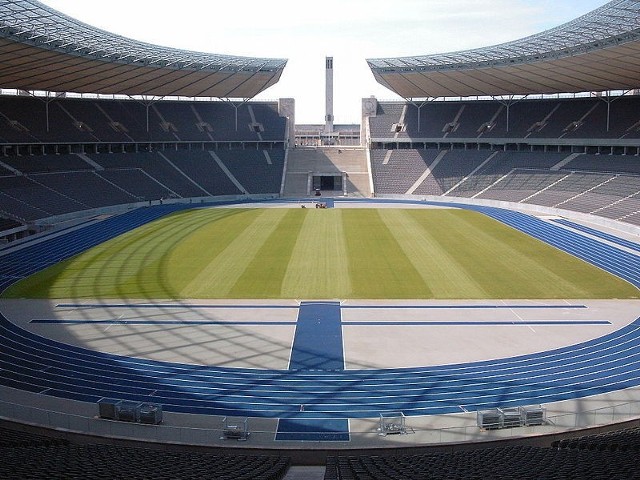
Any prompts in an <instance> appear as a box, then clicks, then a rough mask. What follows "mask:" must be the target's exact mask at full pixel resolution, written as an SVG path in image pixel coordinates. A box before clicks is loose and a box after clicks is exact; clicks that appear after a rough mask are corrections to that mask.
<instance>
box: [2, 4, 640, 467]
mask: <svg viewBox="0 0 640 480" xmlns="http://www.w3.org/2000/svg"><path fill="white" fill-rule="evenodd" d="M0 28H1V30H2V34H1V35H0V60H1V63H0V65H1V66H0V89H1V91H0V146H1V147H2V151H1V152H0V239H1V240H2V243H0V291H1V295H0V328H1V331H2V334H1V335H0V345H1V346H2V356H1V358H0V362H1V364H0V391H1V392H2V397H1V398H0V422H1V425H0V430H1V431H2V433H3V440H2V445H3V453H4V454H5V455H4V458H3V460H2V461H1V462H0V473H1V474H2V476H3V477H4V478H151V477H153V478H220V479H222V478H234V479H241V478H246V479H273V480H278V479H288V480H291V479H299V478H304V479H311V480H313V479H326V480H332V479H391V478H399V479H412V478H450V479H457V478H465V479H468V478H532V479H533V478H535V479H544V478H550V479H553V478H558V479H562V478H591V479H599V478H602V479H605V478H606V479H609V478H625V479H626V478H640V472H639V471H638V469H637V462H636V458H637V456H636V455H637V454H638V450H639V449H640V423H639V421H640V401H639V400H640V393H639V390H638V388H639V387H640V376H639V375H638V371H639V369H640V313H639V312H640V291H639V290H638V289H639V288H640V241H639V235H640V160H639V158H638V157H639V155H640V114H638V112H639V111H640V108H639V107H640V90H638V89H639V88H640V85H639V83H640V2H636V1H629V0H614V1H611V2H608V3H606V4H604V5H603V6H601V7H600V8H597V9H596V10H594V11H592V12H590V13H588V14H586V15H583V16H581V17H578V18H576V19H575V20H573V21H571V22H569V23H566V24H562V25H559V26H557V27H555V28H552V29H550V30H546V31H543V32H541V33H539V34H536V35H533V36H529V37H526V38H522V39H519V40H516V41H512V42H508V43H505V44H500V45H495V46H492V47H482V48H477V49H473V50H465V51H458V52H450V53H439V54H429V55H423V56H417V57H393V58H370V59H367V60H366V61H367V64H368V67H369V69H370V70H371V74H372V75H373V77H374V78H375V79H376V81H377V82H378V83H380V84H381V85H383V86H385V87H386V88H388V89H389V90H390V91H391V92H393V93H394V94H397V95H398V96H399V97H401V98H403V99H404V100H403V101H382V100H379V99H377V98H375V97H368V98H362V99H361V106H362V121H361V124H360V125H338V124H334V115H333V95H332V89H333V61H332V58H331V57H327V58H326V59H324V61H325V75H326V115H325V119H324V120H325V123H324V124H321V125H299V124H297V123H296V120H295V116H296V115H295V113H296V112H295V109H296V102H295V99H294V98H281V99H279V100H277V101H258V100H254V98H255V97H256V96H258V95H259V94H260V93H261V92H263V91H265V90H267V89H268V88H269V87H271V86H273V85H274V84H276V83H277V82H278V81H279V80H280V77H281V75H282V73H283V71H284V70H285V68H286V65H287V60H286V59H280V58H252V57H242V56H231V55H221V54H214V53H201V52H194V51H187V50H180V49H174V48H168V47H161V46H157V45H152V44H147V43H142V42H139V41H135V40H131V39H128V38H125V37H122V36H119V35H116V34H112V33H110V32H107V31H103V30H99V29H97V28H95V27H92V26H90V25H87V24H84V23H82V22H80V21H78V20H75V19H73V18H71V17H69V16H66V15H65V14H62V13H60V12H58V11H56V10H54V9H52V8H50V7H48V6H46V5H44V4H42V3H40V2H38V1H36V0H3V1H0Z"/></svg>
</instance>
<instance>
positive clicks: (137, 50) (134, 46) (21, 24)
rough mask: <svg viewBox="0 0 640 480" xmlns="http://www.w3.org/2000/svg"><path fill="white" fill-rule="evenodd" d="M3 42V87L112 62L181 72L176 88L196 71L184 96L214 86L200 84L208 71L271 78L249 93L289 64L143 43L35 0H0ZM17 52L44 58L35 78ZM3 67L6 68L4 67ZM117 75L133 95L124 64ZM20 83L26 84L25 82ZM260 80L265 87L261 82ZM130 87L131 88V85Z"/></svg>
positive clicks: (87, 71)
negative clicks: (193, 84)
mask: <svg viewBox="0 0 640 480" xmlns="http://www.w3.org/2000/svg"><path fill="white" fill-rule="evenodd" d="M0 40H2V42H1V43H0V47H2V49H0V61H2V62H1V63H2V64H4V65H12V68H13V70H12V74H13V75H12V76H7V77H3V76H2V71H3V69H1V68H0V86H2V87H15V88H25V89H30V88H32V87H33V85H31V84H40V83H46V82H42V81H41V78H42V76H43V74H44V70H43V69H44V68H50V69H51V70H52V71H56V72H57V73H63V72H60V71H59V68H61V66H62V65H65V66H67V68H73V67H71V66H75V71H76V74H77V75H80V72H81V71H82V72H84V76H85V77H88V75H89V74H91V73H92V72H93V70H92V69H96V68H100V69H101V71H104V70H108V69H109V66H112V68H114V69H118V68H119V67H123V66H126V67H128V68H129V69H134V68H144V69H148V70H153V69H156V70H161V71H164V72H165V73H167V71H180V72H181V75H179V77H180V78H182V87H180V88H177V87H178V86H177V85H174V87H176V89H177V90H181V88H182V89H184V88H185V87H187V86H188V85H190V82H189V79H188V78H187V79H185V78H184V77H185V76H188V75H189V73H190V72H194V76H193V78H192V80H194V82H200V83H199V86H198V87H197V88H195V89H194V91H193V92H189V91H182V92H181V94H184V95H189V94H190V93H198V92H199V91H202V90H211V89H205V88H203V87H204V85H202V83H201V81H202V80H203V78H205V77H206V76H207V75H213V74H218V75H226V76H227V77H228V76H230V75H235V74H238V75H241V76H243V77H251V76H252V75H259V76H260V77H262V78H264V79H266V78H267V77H270V78H271V80H270V81H263V82H261V81H258V82H257V83H255V88H253V89H252V88H244V93H248V92H251V91H252V90H255V89H258V92H259V90H260V89H264V88H265V87H264V85H267V86H268V85H270V84H272V83H273V82H272V80H274V79H275V80H277V79H278V78H279V76H280V74H281V72H282V70H283V69H284V67H285V65H286V60H285V59H277V58H254V57H241V56H233V55H219V54H212V53H204V52H195V51H188V50H180V49H176V48H170V47H163V46H159V45H152V44H148V43H144V42H140V41H137V40H133V39H130V38H126V37H123V36H120V35H115V34H112V33H109V32H106V31H104V30H100V29H98V28H95V27H92V26H90V25H87V24H85V23H83V22H80V21H78V20H76V19H73V18H71V17H69V16H67V15H64V14H62V13H61V12H58V11H56V10H54V9H52V8H50V7H48V6H46V5H44V4H42V3H40V2H38V1H36V0H11V1H9V0H0ZM18 53H20V54H21V55H22V57H23V59H26V58H40V59H41V60H42V61H41V63H39V64H38V66H39V68H38V69H37V71H36V72H34V73H35V74H34V76H32V77H29V75H28V73H27V72H28V71H27V70H26V67H29V66H32V67H33V66H36V65H28V63H29V62H28V61H24V62H23V63H22V64H18V63H16V61H15V57H16V55H17V54H18ZM27 53H28V54H29V55H31V56H32V57H27V55H25V54H27ZM54 54H57V55H54ZM5 55H6V56H5ZM63 58H65V59H66V60H63ZM5 60H6V62H5ZM7 62H9V63H7ZM43 62H44V63H43ZM80 65H82V67H80ZM21 68H24V72H25V73H24V74H23V75H19V74H18V72H19V69H21ZM4 70H5V71H6V69H4ZM71 72H72V70H69V72H68V73H69V74H71ZM113 73H114V79H115V80H114V83H115V84H116V85H114V87H115V88H114V89H115V90H123V91H118V92H116V93H130V92H128V91H125V90H126V86H125V83H123V82H122V78H123V77H122V76H123V75H125V73H126V72H124V71H123V69H122V68H120V70H119V71H117V70H114V71H113ZM139 73H140V72H139ZM145 73H148V72H145ZM58 76H60V75H58ZM151 77H153V75H152V74H151V75H150V76H149V78H151ZM20 78H22V80H20ZM76 80H77V79H76ZM185 80H186V81H185ZM211 80H212V82H217V81H221V80H222V78H212V79H211ZM238 80H240V78H238ZM7 82H10V84H7ZM20 83H23V84H24V85H22V86H21V85H19V84H20ZM50 83H51V82H50ZM106 83H108V82H106V81H104V79H103V82H102V84H101V86H100V87H99V89H100V91H95V92H93V93H101V92H102V91H103V90H104V88H105V85H106ZM261 84H262V85H263V86H259V85H261ZM118 85H119V86H118ZM128 85H129V86H133V84H128ZM156 86H159V84H158V85H156ZM40 87H44V85H40ZM228 87H229V85H228V82H227V85H226V87H223V88H221V89H220V90H221V93H224V91H225V90H226V91H230V90H229V88H228ZM87 88H90V87H87ZM153 88H154V84H152V83H150V84H147V85H146V87H140V86H138V87H137V88H134V90H149V91H150V93H151V90H153ZM43 89H44V88H43ZM164 90H165V92H161V93H160V94H166V93H167V92H169V91H170V90H172V88H171V87H169V88H165V89H164ZM187 90H188V89H187ZM84 91H88V90H86V89H85V90H84ZM258 92H256V93H258ZM110 93H113V92H110ZM136 93H139V92H136ZM213 96H217V95H213Z"/></svg>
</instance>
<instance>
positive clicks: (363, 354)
mask: <svg viewBox="0 0 640 480" xmlns="http://www.w3.org/2000/svg"><path fill="white" fill-rule="evenodd" d="M0 311H2V312H3V314H4V315H5V317H6V319H3V320H2V324H1V327H2V330H3V332H2V335H3V336H4V337H5V339H6V341H5V346H4V354H3V356H2V359H1V360H0V368H1V370H0V376H1V378H2V384H3V385H5V386H10V387H14V388H19V389H23V390H27V391H29V392H34V393H38V394H44V395H49V396H53V397H60V398H70V399H75V400H80V401H84V402H91V403H95V402H97V401H98V400H100V399H101V398H105V397H106V398H122V399H129V400H135V401H152V402H157V403H161V404H162V405H163V408H164V409H165V410H166V411H169V412H180V413H190V414H204V415H232V416H248V417H265V418H273V419H279V420H278V423H277V429H276V435H275V440H276V441H279V440H282V441H300V440H311V441H348V440H349V439H350V422H352V421H353V420H354V419H362V418H377V417H378V416H379V415H380V414H381V413H382V414H386V413H388V412H403V413H404V415H407V416H427V415H446V414H454V413H461V412H472V411H475V410H479V409H480V410H481V409H484V408H492V407H509V406H524V405H533V404H541V403H542V404H548V403H552V402H559V401H563V400H572V399H578V398H584V397H589V396H594V395H598V394H603V393H608V392H612V391H617V390H621V389H625V388H629V387H635V386H637V385H639V384H640V376H639V375H638V371H639V369H640V319H639V318H638V317H640V302H636V301H615V300H610V301H527V300H518V301H464V302H463V301H460V302H445V301H419V302H417V301H395V302H389V301H385V302H382V301H376V302H359V301H358V302H356V301H348V302H346V301H345V302H339V301H320V302H319V301H313V302H305V301H281V302H276V301H273V302H265V301H261V302H255V301H253V302H252V301H245V302H239V301H223V302H216V303H211V302H181V303H170V302H154V303H136V302H131V303H106V302H100V303H91V302H82V303H77V302H50V301H35V300H28V301H27V300H2V302H0ZM7 320H8V321H7Z"/></svg>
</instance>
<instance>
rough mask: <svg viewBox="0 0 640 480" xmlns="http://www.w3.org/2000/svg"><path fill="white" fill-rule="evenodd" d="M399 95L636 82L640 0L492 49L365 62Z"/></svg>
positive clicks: (579, 88) (618, 2) (567, 89)
mask: <svg viewBox="0 0 640 480" xmlns="http://www.w3.org/2000/svg"><path fill="white" fill-rule="evenodd" d="M367 62H368V64H369V67H370V68H371V70H372V72H373V75H374V77H375V78H376V80H377V81H378V82H379V83H380V84H382V85H384V86H386V87H387V88H389V89H391V90H392V91H394V92H395V93H397V94H398V95H400V96H402V97H404V98H434V97H466V96H478V95H481V96H484V95H491V96H501V95H526V94H545V93H573V92H587V91H595V92H602V91H607V90H624V89H634V88H638V87H640V1H632V0H614V1H612V2H609V3H607V4H606V5H603V6H602V7H600V8H597V9H596V10H593V11H592V12H590V13H587V14H586V15H583V16H581V17H579V18H577V19H575V20H573V21H571V22H568V23H565V24H563V25H560V26H558V27H556V28H552V29H550V30H546V31H544V32H541V33H538V34H536V35H531V36H529V37H526V38H522V39H520V40H515V41H512V42H508V43H503V44H500V45H495V46H491V47H484V48H477V49H473V50H466V51H459V52H452V53H443V54H435V55H422V56H416V57H397V58H377V59H368V60H367Z"/></svg>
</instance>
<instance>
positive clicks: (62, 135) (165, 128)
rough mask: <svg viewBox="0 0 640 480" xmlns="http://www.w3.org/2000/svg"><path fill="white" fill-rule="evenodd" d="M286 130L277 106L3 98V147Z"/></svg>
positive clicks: (240, 137) (247, 135)
mask: <svg viewBox="0 0 640 480" xmlns="http://www.w3.org/2000/svg"><path fill="white" fill-rule="evenodd" d="M47 115H48V119H49V122H48V127H47ZM285 127H286V119H284V118H281V117H279V116H278V107H277V104H276V103H275V102H255V103H243V104H240V105H238V104H234V103H231V102H223V101H217V102H214V101H211V102H201V101H193V102H177V101H156V102H147V103H143V102H141V101H135V100H104V99H101V100H96V99H82V98H64V97H62V98H50V99H48V100H47V101H45V99H44V98H40V97H23V96H19V97H15V96H0V143H30V144H34V143H40V142H54V143H85V144H90V143H98V142H110V143H131V142H148V141H156V142H157V141H162V142H179V141H183V142H202V141H204V142H209V141H259V140H276V141H284V137H285Z"/></svg>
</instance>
